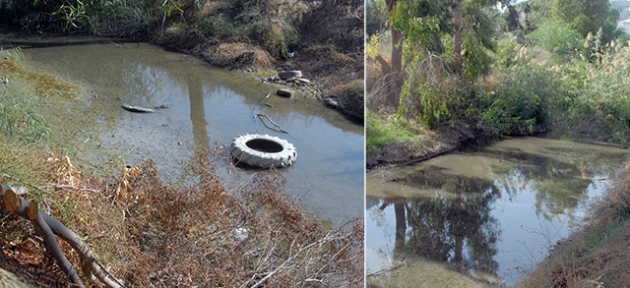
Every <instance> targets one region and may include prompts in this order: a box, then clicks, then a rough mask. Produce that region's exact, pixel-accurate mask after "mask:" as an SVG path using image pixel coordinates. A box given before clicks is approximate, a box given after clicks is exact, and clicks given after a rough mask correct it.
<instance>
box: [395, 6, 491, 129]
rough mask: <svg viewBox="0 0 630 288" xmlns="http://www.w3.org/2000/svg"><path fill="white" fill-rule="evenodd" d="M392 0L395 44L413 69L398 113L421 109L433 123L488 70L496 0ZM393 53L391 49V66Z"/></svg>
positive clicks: (451, 107)
mask: <svg viewBox="0 0 630 288" xmlns="http://www.w3.org/2000/svg"><path fill="white" fill-rule="evenodd" d="M392 3H394V4H395V5H394V6H393V7H391V9H390V10H391V12H390V18H391V24H392V25H391V26H392V33H393V31H398V33H400V34H401V36H400V38H399V41H398V42H394V43H397V44H394V45H395V48H397V49H400V52H401V56H403V55H404V57H403V58H404V63H405V66H407V67H409V68H410V69H409V73H410V78H409V79H408V80H407V82H406V83H405V84H404V87H403V89H402V92H401V94H400V98H399V99H397V100H398V101H397V103H399V114H400V113H407V112H410V113H411V114H414V115H415V114H420V115H422V118H423V120H424V121H425V123H427V124H428V125H429V126H430V127H435V125H437V124H438V122H439V120H440V118H441V117H442V116H449V115H452V112H453V111H454V110H455V109H457V107H458V106H461V104H462V103H463V102H468V101H467V100H466V99H464V98H466V96H468V94H470V93H469V92H470V91H469V88H470V84H471V83H472V82H473V81H474V80H475V79H477V78H478V77H480V76H483V75H485V74H487V73H488V71H489V67H490V64H491V63H492V59H491V58H490V56H489V55H488V51H489V50H492V49H494V41H493V39H492V35H494V31H495V30H496V29H495V26H494V24H493V21H491V18H490V15H491V14H492V13H490V11H491V10H492V9H496V8H495V7H496V6H495V5H496V4H497V3H498V1H496V0H481V1H472V0H449V1H438V0H423V1H410V0H398V1H395V2H393V1H392ZM392 36H393V34H392ZM392 39H395V38H394V37H392ZM394 58H395V57H394V54H392V67H394V63H395V62H394ZM401 60H403V59H401ZM401 67H402V65H401ZM462 97H463V98H462Z"/></svg>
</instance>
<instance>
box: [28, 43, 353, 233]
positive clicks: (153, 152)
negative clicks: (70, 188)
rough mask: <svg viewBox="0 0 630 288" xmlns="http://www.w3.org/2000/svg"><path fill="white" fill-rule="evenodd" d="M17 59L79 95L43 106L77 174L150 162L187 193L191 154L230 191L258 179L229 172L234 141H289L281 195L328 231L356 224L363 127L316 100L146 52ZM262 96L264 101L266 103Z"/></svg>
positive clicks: (58, 53) (143, 47)
mask: <svg viewBox="0 0 630 288" xmlns="http://www.w3.org/2000/svg"><path fill="white" fill-rule="evenodd" d="M23 53H24V56H25V59H24V61H23V63H25V64H26V65H27V66H28V67H29V68H30V69H33V70H36V71H38V72H45V73H50V74H53V75H56V76H58V77H60V78H62V79H64V80H66V81H68V82H70V83H73V84H75V85H77V86H79V87H80V88H81V92H80V93H79V94H80V95H79V97H78V99H70V100H68V99H59V98H55V97H49V98H47V99H43V101H44V105H46V108H45V110H46V111H45V113H44V116H45V117H46V118H47V120H49V122H51V123H52V126H53V131H52V132H53V134H54V137H56V138H57V139H63V141H67V145H68V146H71V147H74V148H75V149H76V151H78V152H77V158H78V160H77V161H78V164H79V165H81V166H82V169H87V170H91V171H95V172H98V171H99V169H101V170H102V167H106V166H107V165H106V164H107V163H112V162H116V161H118V162H121V165H119V166H122V165H131V166H135V165H137V164H139V163H141V162H142V161H144V160H145V159H147V158H152V159H153V160H154V161H155V162H156V163H157V165H158V167H159V174H160V177H161V178H162V180H163V181H164V182H165V183H184V182H185V181H184V180H183V179H185V178H186V175H188V174H187V173H186V171H187V169H189V168H187V167H189V166H190V165H189V164H190V162H191V161H192V159H191V158H192V156H193V154H194V152H195V151H199V150H201V149H204V148H211V149H214V148H217V149H218V150H219V151H221V152H222V153H220V154H224V155H223V157H220V159H222V162H221V163H215V164H217V165H216V166H217V167H218V168H219V169H217V173H218V174H219V176H220V177H221V178H222V179H223V180H224V182H225V183H226V186H227V187H228V188H230V187H231V188H233V187H236V186H237V185H239V184H240V183H243V182H244V181H248V179H249V178H250V176H251V174H253V173H255V172H258V171H256V170H241V171H239V172H238V173H233V172H230V171H233V170H232V169H228V166H229V165H228V164H229V160H228V157H227V155H228V154H227V153H228V149H229V146H230V144H231V142H232V139H234V138H235V137H237V136H239V135H243V134H247V133H259V134H269V135H274V136H278V137H280V138H283V139H286V140H288V141H289V142H291V143H292V144H293V145H295V147H296V149H297V152H298V157H297V161H296V163H295V165H293V166H291V167H288V168H285V169H280V170H279V171H280V173H281V174H282V176H283V177H284V178H285V179H286V184H285V185H284V190H283V191H282V192H283V193H285V194H287V195H289V196H290V197H292V198H300V199H301V201H302V203H303V205H304V207H305V208H306V210H308V211H310V212H313V213H315V214H316V215H317V216H319V217H321V218H324V219H330V220H331V221H332V224H333V225H335V226H336V225H340V224H342V223H344V222H345V221H347V220H350V219H354V218H362V217H363V211H364V209H363V205H362V204H363V203H364V202H363V195H364V192H363V189H364V177H363V175H364V165H363V158H364V157H363V154H364V153H363V151H364V148H363V147H364V141H363V126H361V125H357V124H354V123H352V122H351V121H348V120H347V119H346V118H345V117H343V116H342V115H340V114H339V113H337V112H336V111H333V110H331V109H328V108H325V107H323V106H322V105H321V104H320V103H319V102H317V100H315V99H311V98H306V97H303V96H300V95H296V96H293V97H292V98H283V97H279V96H277V95H275V91H276V90H277V88H274V87H272V86H268V85H265V84H262V83H261V81H260V80H257V79H255V78H254V77H252V76H251V75H247V74H244V73H242V72H235V71H226V70H222V69H216V68H213V67H210V66H209V65H208V64H206V63H204V62H203V61H201V60H199V59H196V58H194V57H191V56H187V55H184V54H179V53H171V52H167V51H165V50H164V49H162V48H160V47H156V46H152V45H149V44H142V43H140V44H135V43H134V44H113V43H112V44H94V45H80V46H65V47H51V48H36V49H24V50H23ZM306 76H308V75H306ZM268 93H269V94H271V96H270V97H269V98H268V99H266V100H264V101H263V98H264V97H265V95H266V94H268ZM265 103H267V104H269V105H265ZM162 104H165V105H168V106H169V108H166V109H161V110H159V111H158V112H156V113H150V114H136V113H131V112H128V111H125V110H123V109H122V108H121V105H134V106H142V107H148V108H153V107H155V106H159V105H162ZM256 113H263V114H266V115H267V116H269V117H270V118H271V119H272V120H273V121H274V122H275V123H276V124H278V125H279V126H280V127H282V129H284V130H285V131H287V132H288V134H283V133H278V132H274V131H271V130H269V129H267V128H265V126H263V124H261V122H260V121H259V120H258V119H257V118H255V117H254V115H255V114H256ZM269 126H271V125H269ZM221 167H224V168H223V169H221ZM120 168H121V167H118V168H117V169H120ZM118 171H119V170H118ZM110 172H111V171H110ZM114 173H115V171H114ZM261 173H267V172H261ZM235 174H236V175H235Z"/></svg>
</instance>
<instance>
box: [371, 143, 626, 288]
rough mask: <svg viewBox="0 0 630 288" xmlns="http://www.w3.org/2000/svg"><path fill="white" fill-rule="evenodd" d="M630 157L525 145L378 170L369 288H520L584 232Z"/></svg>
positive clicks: (607, 150) (577, 146)
mask: <svg viewBox="0 0 630 288" xmlns="http://www.w3.org/2000/svg"><path fill="white" fill-rule="evenodd" d="M626 155H627V152H626V151H625V150H623V149H619V148H614V147H610V146H603V145H591V144H581V143H575V142H569V141H562V140H551V139H544V138H534V137H527V138H517V139H509V140H505V141H502V142H499V143H496V144H494V145H491V146H489V147H487V148H483V149H480V150H476V151H467V152H455V153H451V154H448V155H445V156H440V157H437V158H434V159H432V160H429V161H426V162H423V163H419V164H417V165H413V166H408V167H402V168H395V169H389V170H378V171H371V172H370V173H369V174H368V175H367V179H366V181H367V185H366V186H367V192H366V193H367V196H368V197H367V200H366V205H367V207H366V210H367V211H366V213H367V214H366V273H367V274H372V275H371V276H368V283H369V285H370V286H373V287H488V286H490V287H493V286H496V285H506V286H514V285H516V284H517V283H518V282H519V280H521V279H522V277H523V276H524V275H525V274H526V273H528V272H530V271H531V270H532V269H533V268H534V266H535V265H536V264H537V263H538V262H540V261H541V260H542V259H543V258H544V257H545V256H546V255H547V254H548V251H549V249H550V248H552V247H553V245H554V244H555V243H557V241H559V240H560V239H562V238H564V237H566V236H568V235H569V234H570V232H571V231H572V229H574V228H575V227H576V226H575V225H578V224H579V223H580V220H582V219H583V218H584V216H585V215H586V213H588V211H589V206H590V205H591V204H592V203H593V201H594V200H595V199H597V198H598V197H600V196H602V195H603V193H605V191H606V189H607V187H608V186H609V184H610V180H611V179H612V178H613V177H614V176H615V174H616V173H617V172H618V171H619V167H620V166H621V165H622V162H623V161H624V160H625V158H626ZM383 271H384V272H383Z"/></svg>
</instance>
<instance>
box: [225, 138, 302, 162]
mask: <svg viewBox="0 0 630 288" xmlns="http://www.w3.org/2000/svg"><path fill="white" fill-rule="evenodd" d="M230 158H231V159H232V161H235V162H241V163H245V164H247V165H250V166H255V167H262V168H270V167H275V168H284V167H288V166H291V165H293V163H295V160H296V159H297V150H295V146H293V144H291V143H289V141H287V140H284V139H280V138H278V137H275V136H270V135H266V134H265V135H260V134H245V135H241V136H238V137H236V138H234V140H233V141H232V145H231V147H230Z"/></svg>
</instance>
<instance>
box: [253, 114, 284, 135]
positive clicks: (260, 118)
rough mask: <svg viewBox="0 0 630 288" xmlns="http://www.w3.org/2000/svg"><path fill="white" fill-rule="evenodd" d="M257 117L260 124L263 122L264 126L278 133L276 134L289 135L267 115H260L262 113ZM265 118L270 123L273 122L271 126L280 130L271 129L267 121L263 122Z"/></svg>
mask: <svg viewBox="0 0 630 288" xmlns="http://www.w3.org/2000/svg"><path fill="white" fill-rule="evenodd" d="M255 116H256V117H258V120H260V122H261V123H262V124H263V125H265V127H267V129H269V130H273V131H276V132H281V133H285V134H289V132H287V131H284V130H283V129H282V127H280V125H278V124H276V123H274V122H273V120H271V118H269V116H267V115H265V114H260V113H259V114H256V115H255ZM263 117H264V118H267V120H269V122H271V124H272V125H273V126H275V127H276V128H278V130H276V129H274V128H271V127H269V126H267V123H265V121H263Z"/></svg>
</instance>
